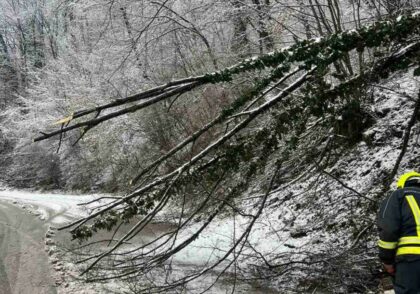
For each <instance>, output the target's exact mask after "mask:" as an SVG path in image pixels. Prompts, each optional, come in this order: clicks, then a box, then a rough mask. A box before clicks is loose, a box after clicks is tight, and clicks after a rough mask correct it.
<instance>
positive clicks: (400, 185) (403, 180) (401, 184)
mask: <svg viewBox="0 0 420 294" xmlns="http://www.w3.org/2000/svg"><path fill="white" fill-rule="evenodd" d="M413 177H416V178H417V177H418V178H420V173H418V172H415V171H412V172H408V173H405V174H403V175H402V176H401V177H400V179H399V180H398V182H397V188H398V189H401V188H404V186H405V183H406V182H407V181H408V180H409V179H410V178H413Z"/></svg>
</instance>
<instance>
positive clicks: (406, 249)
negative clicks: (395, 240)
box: [397, 247, 420, 255]
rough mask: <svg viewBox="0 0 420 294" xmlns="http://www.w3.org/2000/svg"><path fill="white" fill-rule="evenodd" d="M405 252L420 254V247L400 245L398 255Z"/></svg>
mask: <svg viewBox="0 0 420 294" xmlns="http://www.w3.org/2000/svg"><path fill="white" fill-rule="evenodd" d="M403 254H420V247H400V248H398V250H397V255H403Z"/></svg>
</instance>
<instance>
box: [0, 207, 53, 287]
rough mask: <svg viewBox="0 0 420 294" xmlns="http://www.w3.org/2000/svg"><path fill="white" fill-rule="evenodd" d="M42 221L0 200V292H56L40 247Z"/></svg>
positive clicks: (43, 234) (44, 254) (46, 259)
mask: <svg viewBox="0 0 420 294" xmlns="http://www.w3.org/2000/svg"><path fill="white" fill-rule="evenodd" d="M46 231H47V227H46V225H45V224H44V223H43V222H42V221H41V220H39V219H37V218H36V217H35V216H33V215H29V214H27V213H25V212H24V211H23V210H21V209H19V208H18V207H16V206H14V205H12V204H9V203H7V202H3V201H2V202H0V293H1V294H14V293H20V294H25V293H28V294H29V293H30V294H33V293H45V294H50V293H57V292H56V287H55V282H54V279H53V277H52V274H51V268H50V265H49V263H48V255H47V254H46V252H45V251H44V236H45V232H46Z"/></svg>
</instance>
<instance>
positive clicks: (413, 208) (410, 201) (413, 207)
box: [405, 195, 420, 236]
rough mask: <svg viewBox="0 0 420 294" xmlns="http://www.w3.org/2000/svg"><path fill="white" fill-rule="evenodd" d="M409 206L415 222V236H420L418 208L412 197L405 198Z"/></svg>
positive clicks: (419, 211) (419, 212)
mask: <svg viewBox="0 0 420 294" xmlns="http://www.w3.org/2000/svg"><path fill="white" fill-rule="evenodd" d="M405 198H406V199H407V201H408V204H409V205H410V208H411V211H412V212H413V215H414V220H415V222H416V229H417V236H420V208H419V206H418V204H417V201H416V198H414V196H413V195H408V196H405Z"/></svg>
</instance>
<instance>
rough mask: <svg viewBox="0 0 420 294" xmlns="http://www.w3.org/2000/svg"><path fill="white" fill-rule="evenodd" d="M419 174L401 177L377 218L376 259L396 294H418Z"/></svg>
mask: <svg viewBox="0 0 420 294" xmlns="http://www.w3.org/2000/svg"><path fill="white" fill-rule="evenodd" d="M419 206H420V173H417V172H409V173H406V174H404V175H402V176H401V178H400V179H399V180H398V183H397V190H396V191H394V192H393V193H392V194H391V195H389V196H388V197H387V198H386V199H385V200H384V201H383V202H382V204H381V207H380V209H379V215H378V228H379V239H380V240H379V242H378V246H379V258H380V259H381V261H382V263H383V266H384V269H385V271H386V272H388V273H389V274H390V275H391V276H393V283H394V289H395V293H396V294H420V208H419Z"/></svg>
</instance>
